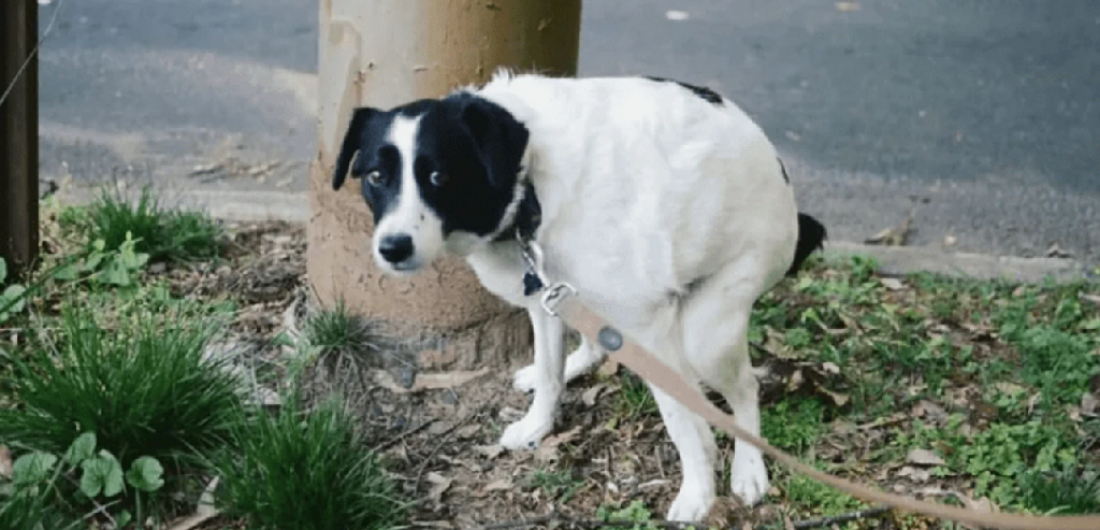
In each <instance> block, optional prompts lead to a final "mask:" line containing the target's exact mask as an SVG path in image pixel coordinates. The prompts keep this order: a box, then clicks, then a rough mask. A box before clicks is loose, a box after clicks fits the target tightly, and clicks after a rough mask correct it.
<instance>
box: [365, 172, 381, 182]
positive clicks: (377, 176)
mask: <svg viewBox="0 0 1100 530" xmlns="http://www.w3.org/2000/svg"><path fill="white" fill-rule="evenodd" d="M367 183H368V184H370V185H371V186H379V185H381V184H382V173H381V172H380V171H378V170H377V169H376V170H374V171H371V172H370V173H367Z"/></svg>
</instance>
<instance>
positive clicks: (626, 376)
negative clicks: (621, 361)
mask: <svg viewBox="0 0 1100 530" xmlns="http://www.w3.org/2000/svg"><path fill="white" fill-rule="evenodd" d="M619 381H620V388H619V391H618V393H616V395H615V401H614V405H613V407H614V410H615V417H616V419H617V420H626V421H629V420H634V419H637V418H639V417H642V416H655V415H657V414H659V410H658V409H657V401H656V400H654V399H653V394H652V393H651V392H650V391H649V387H648V386H646V384H645V381H643V380H642V379H641V378H640V377H638V376H636V375H634V374H633V373H631V372H627V371H624V372H623V374H622V376H621V377H620V379H619Z"/></svg>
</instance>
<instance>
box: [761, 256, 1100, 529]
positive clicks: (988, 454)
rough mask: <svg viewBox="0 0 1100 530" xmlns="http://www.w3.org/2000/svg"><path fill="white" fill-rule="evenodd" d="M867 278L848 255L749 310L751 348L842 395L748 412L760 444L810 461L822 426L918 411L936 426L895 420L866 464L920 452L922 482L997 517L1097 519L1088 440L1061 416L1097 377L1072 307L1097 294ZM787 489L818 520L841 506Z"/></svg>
mask: <svg viewBox="0 0 1100 530" xmlns="http://www.w3.org/2000/svg"><path fill="white" fill-rule="evenodd" d="M874 270H875V267H874V264H873V262H871V261H868V260H865V259H862V258H855V259H851V260H845V261H840V262H831V263H825V262H824V260H821V259H820V258H818V259H815V260H813V262H812V263H811V266H810V268H809V271H808V272H807V273H805V274H804V275H802V276H801V277H800V278H797V279H794V280H791V281H789V282H784V284H782V285H781V286H780V287H779V288H777V289H776V290H775V291H773V292H771V293H769V294H767V295H765V296H764V297H763V299H762V300H761V302H760V303H759V305H758V308H757V311H756V313H755V314H754V315H753V323H752V330H751V332H750V337H751V339H752V340H753V341H754V342H756V343H758V344H765V343H766V346H767V348H770V349H773V350H777V351H782V352H785V354H787V355H791V356H794V357H795V358H796V359H797V360H798V361H801V362H809V363H811V364H813V363H825V362H830V363H833V364H836V365H837V366H839V367H840V368H841V375H840V379H842V380H843V385H844V387H845V390H844V391H845V392H848V393H850V397H851V398H852V399H851V404H850V405H849V406H846V407H844V408H843V409H836V408H829V407H825V408H824V410H822V408H821V403H823V402H818V401H813V400H807V398H805V397H802V396H792V397H788V398H784V399H783V400H782V401H780V402H779V403H777V404H775V405H772V406H770V407H765V408H764V409H763V411H762V429H763V431H764V435H765V437H766V438H768V439H769V441H771V442H772V443H773V444H775V445H777V446H780V447H784V448H786V449H790V450H793V451H795V452H796V453H798V454H800V455H802V456H803V457H804V458H807V459H808V460H809V461H812V460H813V455H814V452H815V451H816V450H817V449H818V447H816V446H818V444H819V443H820V438H821V437H822V436H823V435H824V434H827V433H829V432H830V431H832V430H833V425H832V422H833V421H834V419H840V420H843V421H844V422H845V424H847V425H851V424H860V423H872V422H874V421H876V420H879V419H882V418H885V417H888V416H890V415H893V414H896V413H899V412H900V413H903V414H904V413H906V412H907V411H909V410H910V409H911V407H913V406H914V405H915V404H916V403H917V402H919V401H922V400H924V401H929V402H932V403H936V404H938V405H939V406H940V407H941V408H943V409H944V410H946V411H947V412H948V414H949V419H948V420H947V422H946V424H931V423H929V422H928V421H927V419H926V418H908V419H906V421H904V422H903V423H901V424H900V425H896V426H894V427H892V428H890V429H889V430H888V431H887V436H886V437H885V438H883V441H882V442H878V444H877V446H875V447H872V448H871V449H872V451H871V454H873V455H875V456H874V459H875V463H876V464H879V465H881V464H887V463H896V462H898V461H904V458H905V454H906V452H907V451H908V450H910V449H913V448H922V449H930V450H934V451H935V452H936V453H937V454H939V455H940V456H941V457H943V458H944V460H945V462H946V464H945V465H944V466H939V467H938V468H936V469H933V470H932V471H933V479H932V480H933V481H938V480H946V481H949V483H950V484H953V487H962V488H966V489H968V490H972V493H973V495H974V496H975V498H977V497H981V496H988V497H989V498H990V499H991V500H993V501H994V502H995V503H996V504H998V505H999V506H1001V507H1002V509H1007V510H1010V511H1012V510H1016V511H1030V512H1040V513H1043V512H1047V511H1051V510H1061V511H1067V512H1079V513H1100V497H1098V496H1097V486H1096V484H1097V483H1098V482H1100V481H1098V480H1097V479H1096V478H1095V475H1094V470H1095V468H1096V466H1097V465H1098V464H1100V451H1098V450H1097V448H1098V447H1100V444H1097V443H1096V442H1097V441H1100V430H1098V432H1096V433H1094V434H1091V435H1090V434H1087V431H1088V429H1089V425H1090V423H1089V422H1088V421H1083V420H1081V419H1080V418H1076V419H1075V418H1074V417H1072V416H1071V414H1070V410H1071V408H1072V407H1075V406H1077V405H1078V404H1079V403H1080V402H1081V399H1082V395H1083V394H1084V393H1086V392H1088V389H1089V386H1090V383H1092V384H1095V381H1096V380H1097V377H1098V374H1100V307H1098V306H1097V304H1095V303H1093V302H1088V301H1086V300H1085V299H1086V298H1087V297H1090V296H1091V297H1095V296H1096V295H1097V293H1100V286H1098V285H1097V284H1096V283H1089V282H1084V281H1080V282H1070V283H1058V284H1055V283H1052V282H1048V283H1043V284H1039V285H1024V286H1021V285H1020V284H1016V283H1012V282H1001V281H978V280H960V279H949V278H944V277H938V276H933V275H928V274H916V275H911V276H909V277H906V278H901V279H900V283H897V282H895V283H892V284H890V285H889V286H888V285H887V283H885V281H884V280H882V279H881V278H880V277H879V276H878V275H877V274H876V273H875V272H874ZM891 281H894V280H891ZM834 390H837V389H834ZM978 412H980V413H981V414H980V416H979V415H976V414H977V413H978ZM1083 432H1085V434H1083ZM1090 440H1091V441H1090ZM865 465H866V463H864V462H858V461H854V460H852V461H847V462H845V463H844V464H842V465H840V466H839V467H838V469H842V468H845V466H848V467H852V468H856V469H858V468H862V467H864V466H865ZM1090 470H1092V471H1090ZM791 480H793V481H795V482H793V483H790V482H789V483H786V484H783V483H781V484H780V486H781V489H783V490H784V493H785V496H786V499H787V501H788V502H791V503H793V504H795V505H797V506H801V507H803V508H807V509H808V508H810V507H812V506H818V507H819V509H820V510H822V513H823V512H824V511H826V508H827V507H828V506H831V505H835V507H836V509H842V508H845V509H846V508H848V507H849V506H847V505H845V504H843V503H841V504H836V503H834V502H833V501H830V500H829V498H828V496H827V495H825V496H815V495H814V494H813V493H814V491H816V489H815V488H812V487H810V485H808V484H802V483H800V482H798V481H797V480H796V479H794V478H792V479H791ZM1050 485H1055V486H1057V487H1054V488H1051V487H1049V486H1050ZM822 491H824V490H822ZM1055 491H1057V493H1055ZM815 513H817V512H815Z"/></svg>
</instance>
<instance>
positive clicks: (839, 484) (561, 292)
mask: <svg viewBox="0 0 1100 530" xmlns="http://www.w3.org/2000/svg"><path fill="white" fill-rule="evenodd" d="M540 280H541V278H540ZM539 283H541V281H540V282H539ZM542 305H543V308H544V309H545V310H546V311H547V312H548V313H550V314H551V315H556V316H558V317H559V318H561V319H562V320H563V321H564V322H565V323H566V324H567V325H569V326H570V327H572V328H573V329H575V330H577V331H578V332H580V333H581V334H583V335H584V336H585V337H587V338H588V339H589V340H592V341H594V342H595V343H597V344H600V345H601V346H602V347H603V348H604V349H606V350H607V351H608V352H610V358H611V359H613V360H615V361H616V362H618V363H620V364H622V365H623V366H626V367H627V368H629V369H630V370H632V371H633V372H634V373H636V374H637V375H638V376H639V377H641V378H643V379H645V380H647V381H649V382H650V383H652V384H653V385H654V386H656V387H657V388H660V389H661V390H663V391H664V392H666V393H667V394H669V395H670V396H672V397H673V398H675V399H676V400H677V401H679V402H680V403H682V404H683V405H684V406H686V407H687V408H688V409H690V410H691V411H692V412H695V413H696V414H698V415H700V416H701V417H703V418H704V419H706V420H707V421H708V422H710V423H711V424H712V425H714V426H717V427H719V428H721V429H722V430H724V431H726V433H727V434H729V435H730V436H733V437H735V438H738V439H741V440H743V441H745V442H747V443H749V444H750V445H753V446H755V447H757V448H758V449H760V451H762V452H763V453H765V454H767V455H768V456H771V457H772V458H774V459H776V460H778V461H780V462H782V463H784V464H786V465H787V466H789V467H790V468H792V469H794V470H795V471H797V472H799V473H803V474H805V475H808V476H810V477H812V478H814V479H816V480H818V481H821V482H824V483H826V484H828V485H830V486H832V487H834V488H836V489H838V490H841V491H844V492H846V493H849V494H851V495H853V496H855V497H858V498H861V499H863V500H865V501H869V502H872V503H880V504H883V505H886V506H892V507H894V508H899V509H902V510H905V511H910V512H916V513H922V514H925V515H931V516H933V517H937V518H940V519H947V520H951V521H956V522H960V523H966V524H970V525H974V526H977V527H980V528H999V529H1004V530H1100V516H1079V515H1077V516H1034V515H1019V514H1006V513H980V512H976V511H973V510H968V509H965V508H959V507H956V506H948V505H945V504H937V503H932V502H927V501H919V500H917V499H914V498H910V497H903V496H900V495H893V494H890V493H886V492H883V491H879V490H876V489H872V488H869V487H867V486H863V485H860V484H856V483H854V482H850V481H847V480H844V479H842V478H840V477H836V476H833V475H830V474H828V473H824V472H822V471H819V470H817V469H814V468H812V467H810V466H808V465H806V464H803V463H802V462H800V461H798V459H796V458H795V457H794V456H791V455H790V454H788V453H786V452H784V451H781V450H779V449H776V448H775V447H772V446H771V445H770V444H768V443H767V442H766V441H764V440H763V439H761V438H759V437H756V436H753V435H751V434H749V433H748V432H746V431H744V430H743V429H741V428H740V427H738V426H737V424H736V423H734V421H733V417H732V416H730V415H728V414H726V413H724V412H722V410H720V409H719V408H718V407H716V406H714V404H712V403H711V402H710V400H708V399H707V398H706V397H705V396H703V395H702V394H700V393H699V392H696V391H695V390H694V389H693V388H691V387H690V386H689V385H688V384H687V383H686V382H684V380H683V379H682V378H680V376H678V375H677V374H676V373H675V372H673V371H672V370H670V369H669V368H668V367H667V366H665V365H664V363H662V362H661V361H660V360H659V359H657V358H656V357H654V356H653V355H652V354H651V353H649V352H648V351H646V350H645V349H644V348H642V347H640V346H639V345H638V344H636V343H634V342H632V341H630V340H629V339H627V338H626V337H625V336H623V335H622V333H620V332H619V331H618V330H617V329H615V328H614V327H612V326H611V325H610V324H608V323H607V322H606V321H605V320H604V319H602V318H600V316H599V315H597V314H596V313H594V312H592V311H591V310H589V309H588V308H587V307H585V306H584V304H582V303H581V302H580V300H579V298H578V296H577V292H576V290H575V289H574V288H573V287H571V286H569V285H568V284H565V283H556V284H553V285H551V286H549V287H548V288H547V289H546V291H545V292H544V293H543V296H542Z"/></svg>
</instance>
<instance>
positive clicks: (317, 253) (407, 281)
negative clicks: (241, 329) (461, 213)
mask: <svg viewBox="0 0 1100 530" xmlns="http://www.w3.org/2000/svg"><path fill="white" fill-rule="evenodd" d="M580 11H581V1H580V0H553V1H537V2H527V1H523V2H520V1H516V2H506V1H500V0H496V1H491V0H490V1H485V0H372V1H363V0H321V12H320V26H321V28H320V29H321V31H320V79H319V83H320V91H319V108H318V112H319V115H320V117H319V124H318V125H319V126H318V145H317V149H318V154H317V159H316V160H315V161H314V163H313V164H312V167H311V170H310V203H311V208H312V210H313V215H312V218H311V220H310V223H309V230H308V240H309V252H308V258H307V271H308V275H309V281H310V283H311V284H312V287H313V289H314V291H315V294H316V297H317V299H318V300H317V301H319V302H320V303H321V305H322V306H326V307H331V306H332V304H334V303H335V302H337V301H338V300H341V299H342V300H343V303H344V304H345V305H346V306H347V307H348V308H349V309H350V310H352V311H353V312H354V313H356V314H359V315H361V316H363V317H366V318H369V319H371V320H374V321H376V322H380V323H382V324H384V325H385V329H386V330H387V332H386V333H387V335H389V338H390V339H397V340H398V341H399V342H401V343H404V344H406V345H407V346H408V347H409V348H411V350H412V351H411V353H416V352H419V353H420V355H419V357H420V361H421V364H422V366H425V365H428V366H431V365H434V367H435V368H451V369H467V368H471V367H474V366H485V365H487V364H495V365H505V366H507V365H509V364H510V362H509V358H515V357H520V358H523V357H526V356H525V355H522V354H525V353H527V351H528V350H529V348H530V344H531V331H530V326H529V324H528V322H527V320H526V315H524V314H523V313H522V312H518V311H516V310H514V309H511V308H509V307H508V306H506V305H505V304H503V303H502V302H500V301H498V300H497V299H496V298H495V297H494V296H492V295H491V294H489V293H488V292H487V291H485V290H484V289H483V288H482V287H481V286H480V284H479V283H478V281H477V278H476V277H475V276H474V274H473V273H472V272H471V271H470V270H469V268H468V267H467V265H466V264H465V262H463V261H461V260H459V259H456V258H447V259H444V260H443V261H441V262H439V263H437V264H436V265H435V267H434V268H433V269H432V270H427V271H424V272H421V273H420V274H419V275H418V276H416V277H413V278H402V279H397V278H391V277H388V276H385V275H383V273H382V272H381V271H380V270H379V269H378V268H377V267H376V266H375V264H374V262H373V260H372V258H371V253H370V237H371V232H372V230H373V223H372V218H371V215H370V213H369V211H368V210H367V207H366V205H365V204H364V203H363V199H362V198H361V196H360V194H359V193H360V190H359V186H360V182H359V181H358V180H350V179H349V181H348V183H347V184H346V185H345V186H344V187H343V188H342V189H341V190H340V191H339V192H333V191H332V188H331V185H330V182H331V178H332V174H331V173H332V166H333V163H334V161H335V157H336V151H337V150H338V149H339V146H340V141H341V139H342V137H343V134H344V131H345V129H346V128H347V124H348V119H349V118H350V115H351V111H352V109H353V108H354V107H356V106H364V105H369V106H374V107H383V108H388V107H392V106H394V105H398V104H401V103H405V102H407V101H411V100H413V99H417V98H424V97H439V96H442V95H444V94H446V93H447V92H449V91H450V90H451V89H453V88H456V87H458V86H462V85H467V84H476V83H482V82H485V81H486V80H488V78H489V76H490V75H491V74H492V73H493V72H494V71H495V69H496V68H497V67H500V66H505V67H509V68H512V69H515V70H517V71H532V70H537V71H539V72H541V73H544V74H547V75H562V76H572V75H575V73H576V64H577V50H578V46H579V40H580ZM517 281H519V279H518V278H517ZM513 354H520V355H513Z"/></svg>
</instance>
